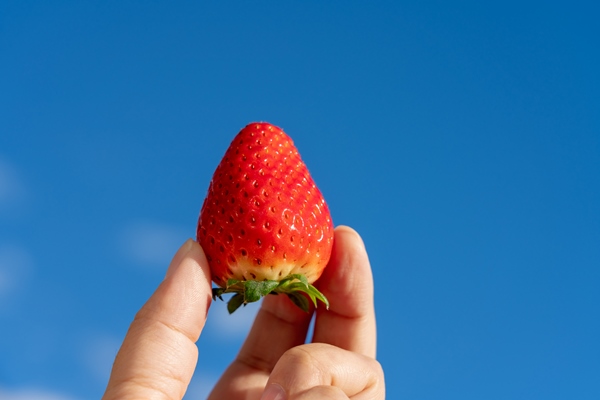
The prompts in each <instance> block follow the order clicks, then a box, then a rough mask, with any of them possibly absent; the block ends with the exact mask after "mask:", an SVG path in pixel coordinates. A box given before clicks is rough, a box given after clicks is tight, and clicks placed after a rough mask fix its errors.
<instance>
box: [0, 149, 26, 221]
mask: <svg viewBox="0 0 600 400" xmlns="http://www.w3.org/2000/svg"><path fill="white" fill-rule="evenodd" d="M25 194H26V189H25V184H24V183H23V179H22V178H21V176H20V174H19V173H18V172H17V169H16V168H15V167H14V166H12V165H11V164H10V163H8V162H7V161H5V160H4V159H2V158H0V210H1V209H3V208H8V207H12V206H16V205H18V204H19V203H20V202H21V201H22V200H23V199H24V198H25Z"/></svg>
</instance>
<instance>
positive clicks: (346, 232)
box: [334, 225, 366, 251]
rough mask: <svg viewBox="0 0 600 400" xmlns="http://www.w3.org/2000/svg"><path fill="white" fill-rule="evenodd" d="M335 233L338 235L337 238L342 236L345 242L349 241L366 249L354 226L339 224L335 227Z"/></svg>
mask: <svg viewBox="0 0 600 400" xmlns="http://www.w3.org/2000/svg"><path fill="white" fill-rule="evenodd" d="M335 235H336V236H337V237H338V239H340V237H341V236H343V237H344V240H345V241H346V242H348V243H351V244H352V245H354V246H358V247H359V248H361V249H362V250H365V251H366V246H365V242H364V241H363V239H362V237H361V236H360V234H359V233H358V232H357V231H356V230H355V229H354V228H351V227H349V226H346V225H339V226H338V227H336V228H335ZM334 240H335V239H334Z"/></svg>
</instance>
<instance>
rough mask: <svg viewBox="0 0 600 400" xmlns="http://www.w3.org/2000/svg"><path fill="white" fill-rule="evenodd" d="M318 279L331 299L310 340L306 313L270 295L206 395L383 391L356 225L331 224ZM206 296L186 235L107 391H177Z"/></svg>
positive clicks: (362, 395) (200, 261) (285, 398)
mask: <svg viewBox="0 0 600 400" xmlns="http://www.w3.org/2000/svg"><path fill="white" fill-rule="evenodd" d="M316 285H317V287H318V288H319V290H321V292H323V294H325V296H327V298H328V299H329V301H330V304H331V308H330V309H329V311H327V310H325V309H323V308H319V309H317V310H316V320H315V328H314V335H313V339H312V343H311V344H304V343H305V340H306V335H307V332H308V326H309V323H310V319H311V314H307V313H304V312H302V311H300V310H299V309H297V307H296V306H294V305H293V304H292V303H291V302H290V301H289V299H287V297H285V296H267V297H266V298H265V299H264V301H263V304H262V306H261V309H260V311H259V312H258V315H257V317H256V320H255V322H254V325H253V327H252V329H251V331H250V333H249V335H248V338H247V339H246V341H245V343H244V345H243V346H242V348H241V350H240V352H239V354H238V356H237V357H236V359H235V360H234V361H233V363H232V364H231V365H230V367H229V368H228V369H227V370H226V371H225V373H224V374H223V376H222V377H221V379H220V380H219V382H218V383H217V385H216V386H215V388H214V389H213V391H212V393H211V394H210V396H209V399H211V400H213V399H232V400H237V399H256V400H258V399H262V400H300V399H301V400H309V399H323V398H328V399H349V398H352V399H376V400H380V399H384V398H385V386H384V378H383V371H382V369H381V366H380V365H379V363H378V362H377V361H375V358H374V357H375V348H376V332H375V313H374V307H373V281H372V276H371V270H370V266H369V261H368V258H367V255H366V251H365V248H364V245H363V243H362V241H361V239H360V237H359V236H358V234H357V233H356V232H354V231H353V230H352V229H350V228H347V227H339V228H337V229H336V231H335V240H334V248H333V253H332V257H331V260H330V262H329V265H328V267H327V268H326V269H325V272H324V273H323V276H322V277H321V278H320V279H319V281H317V283H316ZM210 298H211V284H210V271H209V268H208V263H207V262H206V258H205V256H204V253H203V252H202V249H201V248H200V246H199V245H198V244H197V243H195V242H193V241H191V240H189V241H188V242H186V243H185V244H184V245H183V246H182V248H181V249H179V251H178V252H177V254H176V255H175V257H174V258H173V261H172V262H171V265H170V266H169V269H168V271H167V275H166V277H165V280H164V281H163V282H162V283H161V285H160V286H159V288H158V289H157V291H156V292H155V293H154V295H153V296H152V297H151V298H150V299H149V300H148V302H147V303H146V304H145V305H144V306H143V307H142V309H141V310H140V312H139V313H138V314H137V315H136V318H135V319H134V321H133V323H132V324H131V327H130V329H129V331H128V333H127V335H126V337H125V340H124V342H123V345H122V347H121V350H120V351H119V353H118V355H117V358H116V360H115V364H114V366H113V370H112V373H111V378H110V380H109V383H108V387H107V389H106V392H105V394H104V397H103V399H104V400H109V399H128V398H145V399H181V398H182V397H183V395H184V393H185V390H186V388H187V385H188V384H189V382H190V379H191V377H192V374H193V371H194V368H195V365H196V362H197V358H198V350H197V347H196V346H195V342H196V340H197V339H198V337H199V336H200V332H201V331H202V328H203V327H204V322H205V320H206V314H207V312H208V307H209V305H210ZM265 388H266V389H265ZM261 396H262V397H261Z"/></svg>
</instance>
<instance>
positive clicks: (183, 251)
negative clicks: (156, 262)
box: [165, 239, 194, 279]
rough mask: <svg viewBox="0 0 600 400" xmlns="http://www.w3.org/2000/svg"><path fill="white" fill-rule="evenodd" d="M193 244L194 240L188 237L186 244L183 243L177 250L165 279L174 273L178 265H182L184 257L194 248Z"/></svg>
mask: <svg viewBox="0 0 600 400" xmlns="http://www.w3.org/2000/svg"><path fill="white" fill-rule="evenodd" d="M193 244H194V241H193V240H192V239H188V240H186V241H185V243H184V244H182V245H181V247H180V248H179V250H177V252H176V253H175V255H174V256H173V260H172V261H171V264H169V268H168V269H167V273H166V274H165V279H167V278H168V277H169V276H171V275H173V273H174V272H175V271H177V267H179V265H181V261H182V260H183V257H184V256H185V255H186V254H187V253H188V252H189V251H190V250H191V249H192V245H193Z"/></svg>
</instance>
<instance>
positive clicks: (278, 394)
mask: <svg viewBox="0 0 600 400" xmlns="http://www.w3.org/2000/svg"><path fill="white" fill-rule="evenodd" d="M285 399H287V396H286V395H285V390H283V388H282V387H281V386H279V385H278V384H276V383H272V384H270V385H269V386H268V387H267V388H266V389H265V391H264V393H263V395H262V397H261V398H260V400H285Z"/></svg>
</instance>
